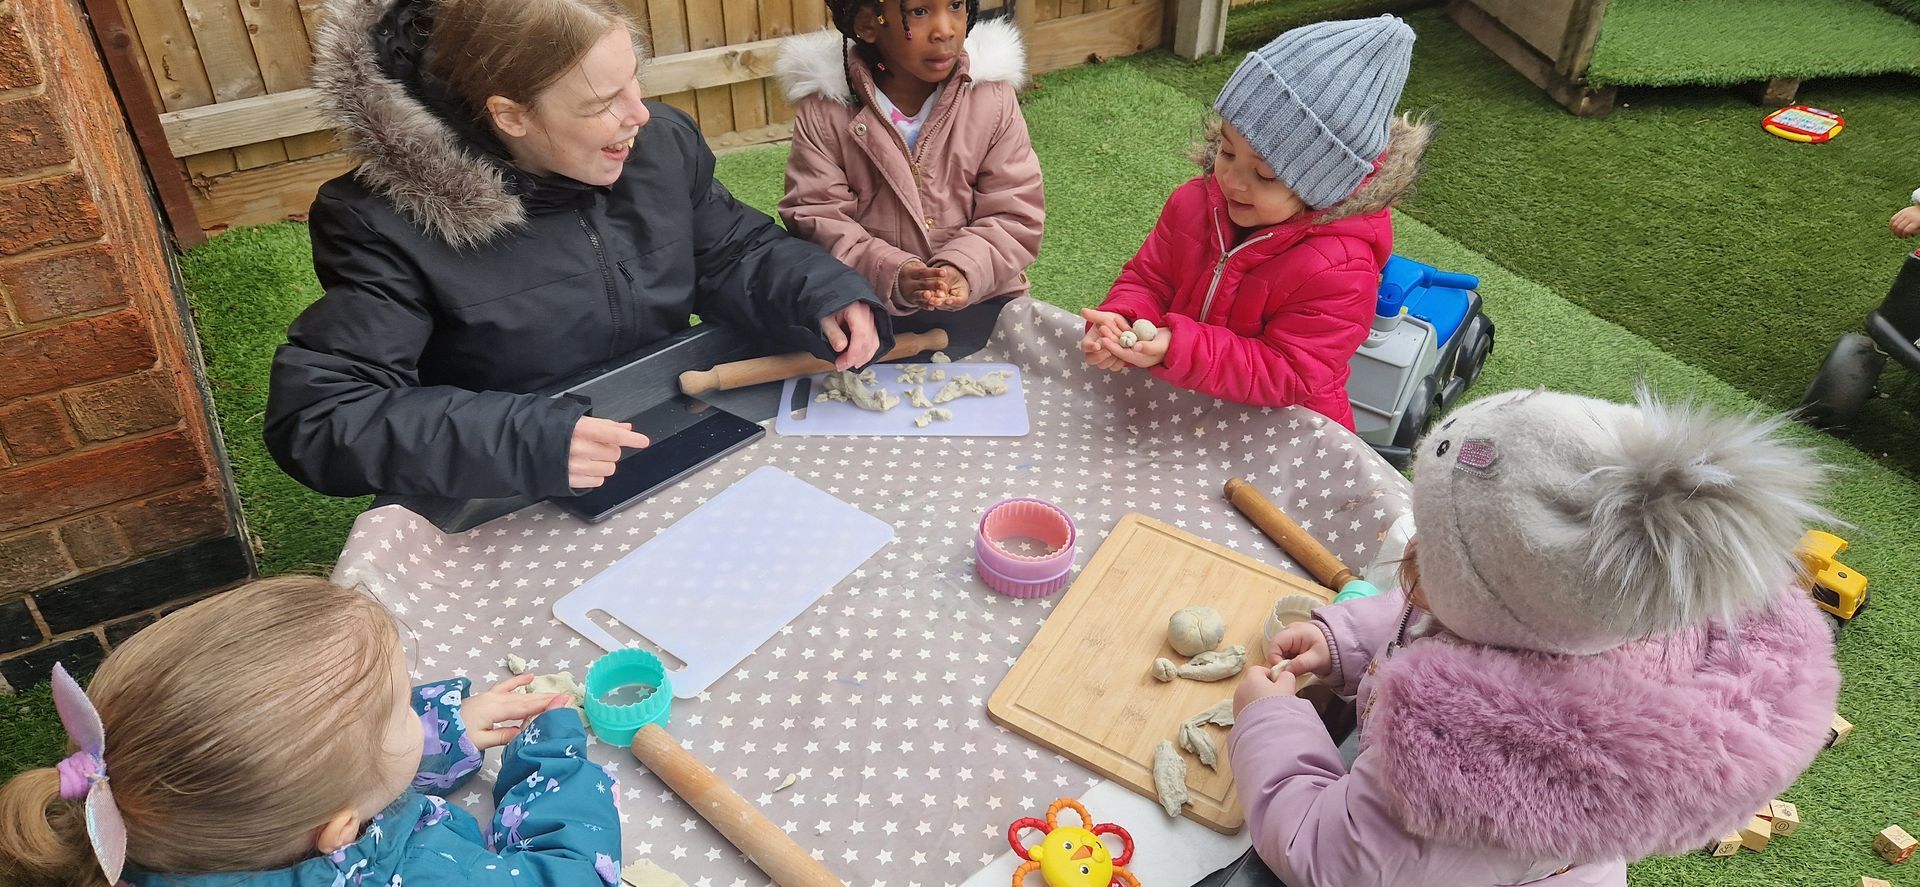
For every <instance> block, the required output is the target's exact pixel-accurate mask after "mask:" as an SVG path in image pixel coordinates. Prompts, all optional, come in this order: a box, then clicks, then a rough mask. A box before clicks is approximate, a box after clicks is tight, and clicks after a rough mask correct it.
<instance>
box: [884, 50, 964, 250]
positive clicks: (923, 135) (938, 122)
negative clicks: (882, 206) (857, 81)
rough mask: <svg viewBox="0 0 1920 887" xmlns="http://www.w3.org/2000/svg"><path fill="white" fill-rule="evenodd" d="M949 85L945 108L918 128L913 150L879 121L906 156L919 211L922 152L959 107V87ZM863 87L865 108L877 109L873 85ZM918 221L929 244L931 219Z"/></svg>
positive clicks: (922, 202) (922, 193) (922, 191)
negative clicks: (917, 139) (918, 142)
mask: <svg viewBox="0 0 1920 887" xmlns="http://www.w3.org/2000/svg"><path fill="white" fill-rule="evenodd" d="M949 85H953V86H954V91H952V92H949V93H948V94H947V95H944V96H942V97H941V102H940V103H941V104H942V105H945V106H946V107H945V109H944V110H943V111H941V113H940V116H939V117H937V118H934V119H933V120H931V121H928V123H927V125H926V126H923V127H921V128H920V144H919V145H918V146H916V147H915V148H913V149H912V150H908V148H907V139H906V137H905V136H902V135H901V134H900V130H899V129H897V128H895V127H894V125H893V123H892V121H889V120H885V119H882V120H881V121H880V125H881V126H884V127H886V129H887V131H888V132H890V133H893V143H894V144H896V145H899V146H900V153H901V154H904V155H906V158H907V168H908V169H909V170H911V171H912V173H913V190H914V193H915V194H916V195H917V196H918V197H919V198H920V207H921V209H926V208H927V196H926V193H925V191H926V185H925V183H924V182H923V181H922V178H921V167H920V158H921V157H923V156H925V154H924V152H925V151H926V147H927V143H928V142H929V141H932V138H931V137H932V135H933V134H934V132H935V130H937V129H938V128H939V127H940V126H942V125H944V124H946V122H947V121H948V120H950V119H952V118H953V114H954V110H955V109H956V108H958V107H960V95H959V92H958V89H959V86H958V85H957V84H949ZM864 86H865V88H866V91H865V98H866V102H867V107H869V108H877V107H878V106H877V105H876V104H875V103H874V101H873V91H874V86H873V84H872V83H867V84H864ZM875 116H879V115H878V114H876V115H875ZM909 209H911V207H909ZM919 221H920V222H921V228H922V229H923V230H925V231H926V232H927V236H928V239H929V242H931V239H932V234H933V217H932V216H925V217H923V218H922V219H920V220H919Z"/></svg>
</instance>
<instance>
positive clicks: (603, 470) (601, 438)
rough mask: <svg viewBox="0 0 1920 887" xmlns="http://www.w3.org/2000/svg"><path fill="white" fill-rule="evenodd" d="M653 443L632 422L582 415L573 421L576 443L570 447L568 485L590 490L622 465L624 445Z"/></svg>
mask: <svg viewBox="0 0 1920 887" xmlns="http://www.w3.org/2000/svg"><path fill="white" fill-rule="evenodd" d="M649 443H651V441H649V440H647V436H646V435H644V434H641V433H639V432H637V431H634V430H633V423H631V422H614V421H611V420H608V419H600V418H595V417H593V416H581V417H580V421H578V422H575V423H573V443H572V444H571V445H570V446H569V447H568V448H567V485H568V486H571V487H573V488H574V489H576V490H586V489H592V488H594V487H597V486H599V485H601V484H603V483H606V482H607V478H609V477H612V476H613V471H614V469H615V468H617V467H618V466H619V464H620V448H621V447H627V448H630V449H636V450H638V449H642V448H644V447H646V446H647V445H648V444H649Z"/></svg>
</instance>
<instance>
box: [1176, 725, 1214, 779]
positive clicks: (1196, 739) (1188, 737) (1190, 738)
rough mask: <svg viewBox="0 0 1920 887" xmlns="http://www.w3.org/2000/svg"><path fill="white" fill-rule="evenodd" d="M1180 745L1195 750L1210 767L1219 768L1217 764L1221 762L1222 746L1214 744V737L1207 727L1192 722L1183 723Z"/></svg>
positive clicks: (1202, 761) (1203, 762)
mask: <svg viewBox="0 0 1920 887" xmlns="http://www.w3.org/2000/svg"><path fill="white" fill-rule="evenodd" d="M1180 747H1181V748H1184V749H1186V750H1187V751H1190V752H1193V753H1194V755H1195V756H1196V757H1198V758H1199V759H1200V763H1202V764H1205V765H1207V767H1208V768H1209V769H1218V768H1217V767H1215V765H1216V764H1218V763H1219V762H1220V748H1219V746H1216V745H1214V744H1213V737H1211V736H1208V735H1207V731H1206V730H1205V729H1203V728H1201V727H1197V726H1195V725H1193V724H1190V723H1189V724H1181V725H1180Z"/></svg>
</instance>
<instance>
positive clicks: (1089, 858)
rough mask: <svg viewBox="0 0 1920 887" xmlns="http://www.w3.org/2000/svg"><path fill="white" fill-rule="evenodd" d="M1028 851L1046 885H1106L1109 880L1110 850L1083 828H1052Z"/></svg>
mask: <svg viewBox="0 0 1920 887" xmlns="http://www.w3.org/2000/svg"><path fill="white" fill-rule="evenodd" d="M1031 853H1032V856H1033V859H1034V860H1035V861H1037V862H1039V863H1040V877H1042V878H1044V879H1045V880H1046V882H1047V884H1048V887H1107V885H1108V884H1109V883H1111V882H1112V881H1113V854H1111V853H1109V852H1108V851H1107V845H1106V843H1105V842H1103V841H1101V840H1100V836H1099V835H1096V834H1094V833H1093V832H1090V831H1087V830H1086V829H1084V828H1075V827H1073V826H1061V827H1059V828H1056V829H1054V830H1053V831H1050V832H1048V833H1047V838H1046V840H1044V841H1042V842H1040V846H1038V847H1035V848H1033V850H1032V851H1031Z"/></svg>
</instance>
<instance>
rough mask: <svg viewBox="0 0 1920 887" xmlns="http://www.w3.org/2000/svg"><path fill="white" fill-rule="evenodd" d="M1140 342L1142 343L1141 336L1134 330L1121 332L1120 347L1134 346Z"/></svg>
mask: <svg viewBox="0 0 1920 887" xmlns="http://www.w3.org/2000/svg"><path fill="white" fill-rule="evenodd" d="M1138 344H1140V337H1139V336H1137V335H1134V333H1133V330H1127V331H1126V332H1124V333H1121V334H1120V347H1122V348H1132V347H1133V346H1135V345H1138Z"/></svg>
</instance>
